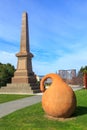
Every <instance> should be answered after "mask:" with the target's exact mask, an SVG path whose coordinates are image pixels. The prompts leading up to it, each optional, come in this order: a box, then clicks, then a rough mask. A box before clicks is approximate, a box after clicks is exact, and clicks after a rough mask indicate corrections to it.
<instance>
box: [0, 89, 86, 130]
mask: <svg viewBox="0 0 87 130" xmlns="http://www.w3.org/2000/svg"><path fill="white" fill-rule="evenodd" d="M75 93H76V97H77V108H76V111H75V113H74V114H73V116H72V118H70V119H68V120H63V121H58V120H51V119H47V118H46V117H45V116H44V115H45V113H44V111H43V109H42V107H41V103H38V104H35V105H32V106H30V107H26V108H24V109H21V110H18V111H16V112H14V113H12V114H10V115H7V116H5V117H3V118H1V119H0V130H87V90H79V91H76V92H75Z"/></svg>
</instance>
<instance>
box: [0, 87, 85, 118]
mask: <svg viewBox="0 0 87 130" xmlns="http://www.w3.org/2000/svg"><path fill="white" fill-rule="evenodd" d="M71 87H72V89H73V90H74V91H76V90H79V89H82V88H83V86H76V85H75V86H71ZM39 94H40V95H39ZM39 94H37V95H36V96H32V97H27V98H23V99H20V100H15V101H10V102H6V103H2V104H0V118H2V117H3V116H6V115H8V114H10V113H12V112H14V111H16V110H19V109H21V108H24V107H27V106H30V105H33V104H36V103H38V102H40V101H41V97H42V96H41V95H42V93H39Z"/></svg>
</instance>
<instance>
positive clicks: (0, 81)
mask: <svg viewBox="0 0 87 130" xmlns="http://www.w3.org/2000/svg"><path fill="white" fill-rule="evenodd" d="M14 71H15V68H14V66H13V65H11V64H10V63H7V64H2V63H0V87H1V86H5V85H6V84H7V83H10V82H11V78H12V76H13V75H14Z"/></svg>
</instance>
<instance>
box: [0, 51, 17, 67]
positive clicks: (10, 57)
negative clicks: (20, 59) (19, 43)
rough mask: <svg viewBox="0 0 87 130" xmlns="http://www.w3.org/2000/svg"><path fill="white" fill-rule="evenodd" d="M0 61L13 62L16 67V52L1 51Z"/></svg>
mask: <svg viewBox="0 0 87 130" xmlns="http://www.w3.org/2000/svg"><path fill="white" fill-rule="evenodd" d="M0 62H1V63H11V64H12V65H14V66H15V67H16V64H17V59H16V57H15V54H14V53H9V52H5V51H0Z"/></svg>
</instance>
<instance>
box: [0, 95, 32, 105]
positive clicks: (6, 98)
mask: <svg viewBox="0 0 87 130" xmlns="http://www.w3.org/2000/svg"><path fill="white" fill-rule="evenodd" d="M29 96H32V95H18V94H0V103H4V102H9V101H13V100H17V99H21V98H25V97H29Z"/></svg>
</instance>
